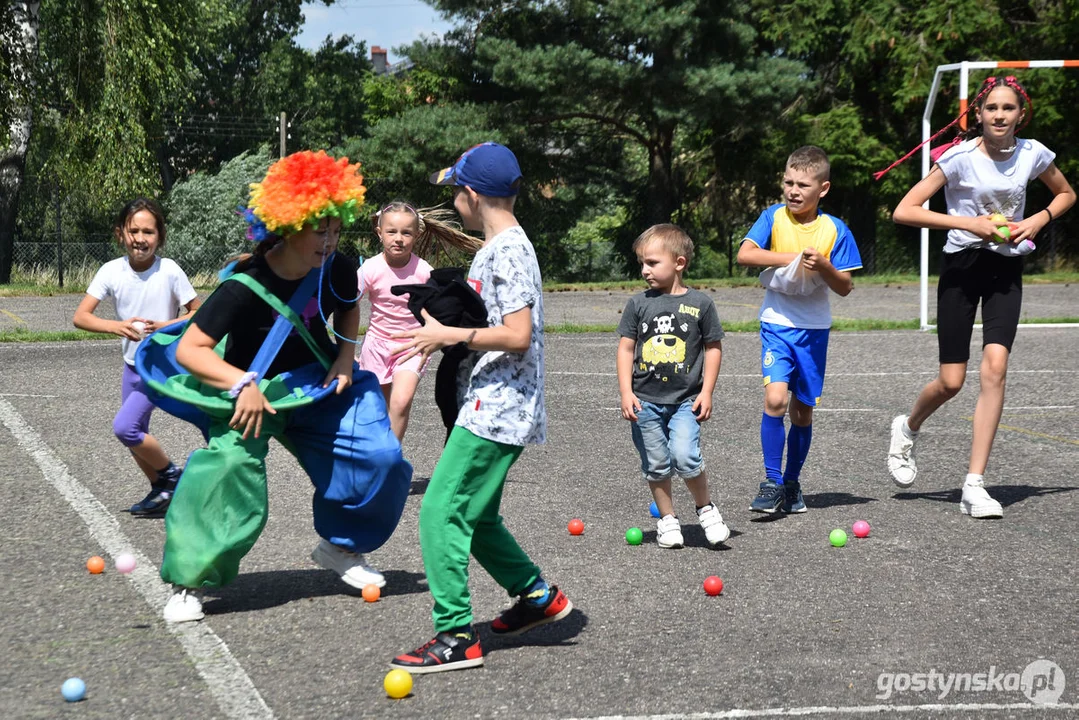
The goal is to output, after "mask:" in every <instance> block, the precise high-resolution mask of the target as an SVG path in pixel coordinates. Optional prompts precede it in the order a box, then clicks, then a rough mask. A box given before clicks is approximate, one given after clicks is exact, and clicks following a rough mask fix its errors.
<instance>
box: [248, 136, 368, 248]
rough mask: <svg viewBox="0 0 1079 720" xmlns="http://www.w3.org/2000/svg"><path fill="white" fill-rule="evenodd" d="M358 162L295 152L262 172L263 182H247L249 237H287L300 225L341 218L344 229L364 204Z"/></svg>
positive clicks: (299, 228)
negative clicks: (248, 185)
mask: <svg viewBox="0 0 1079 720" xmlns="http://www.w3.org/2000/svg"><path fill="white" fill-rule="evenodd" d="M359 170H360V164H359V163H355V164H354V165H350V164H349V162H348V158H340V159H334V158H332V157H330V156H329V155H327V154H326V152H325V151H324V150H319V151H318V152H311V151H310V150H305V151H303V152H298V153H293V154H292V155H289V156H287V157H283V158H281V159H280V160H278V161H277V162H275V163H274V164H273V165H271V166H270V169H269V170H268V171H267V172H266V177H265V178H263V180H262V182H257V183H252V184H251V200H250V202H249V203H248V205H247V208H246V209H245V210H244V219H246V220H247V222H248V224H249V225H250V226H251V227H250V228H249V229H248V233H247V236H248V237H249V238H250V239H252V240H256V241H262V240H264V239H265V238H266V237H267V236H269V235H271V234H272V235H278V236H281V235H288V234H291V233H295V232H300V231H301V230H303V227H304V225H318V223H319V222H320V221H321V220H322V219H323V218H327V217H335V218H340V220H341V224H342V225H344V226H345V227H348V226H349V225H351V224H352V223H354V222H355V221H356V218H357V217H358V213H359V210H360V206H362V205H363V197H364V193H366V192H367V188H365V187H364V186H363V176H362V175H360V172H359Z"/></svg>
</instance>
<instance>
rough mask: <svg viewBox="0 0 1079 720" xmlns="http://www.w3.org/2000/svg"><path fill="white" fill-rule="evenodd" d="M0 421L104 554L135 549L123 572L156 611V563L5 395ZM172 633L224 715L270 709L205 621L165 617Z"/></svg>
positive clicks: (267, 714)
mask: <svg viewBox="0 0 1079 720" xmlns="http://www.w3.org/2000/svg"><path fill="white" fill-rule="evenodd" d="M0 422H3V424H4V425H6V426H7V428H8V430H10V431H11V434H12V435H14V436H15V441H16V443H18V445H19V447H20V448H21V449H22V450H24V451H25V452H26V453H27V454H28V455H29V456H30V457H32V458H33V459H34V462H35V463H37V466H38V468H39V469H40V470H41V474H42V475H44V476H45V479H46V480H47V481H48V482H49V483H50V484H51V485H52V486H53V487H54V488H56V490H57V492H59V493H60V494H61V495H62V496H63V497H64V499H65V500H67V502H68V504H69V505H71V507H72V508H73V509H74V510H75V512H76V513H78V514H79V517H81V518H82V521H83V522H84V523H86V527H87V529H89V531H90V536H91V537H92V538H94V539H95V540H96V541H97V542H98V543H99V544H100V545H101V547H102V548H103V549H104V550H105V552H106V553H108V554H109V555H110V556H112V557H113V558H115V557H116V556H117V555H119V554H121V553H125V552H130V553H132V554H134V555H135V560H136V566H135V570H134V572H132V573H131V574H130V575H128V578H129V579H130V581H131V584H132V585H134V586H135V589H136V590H138V592H139V594H140V595H142V597H143V599H144V600H146V602H147V604H149V605H150V607H151V608H152V609H153V610H154V612H156V613H157V614H158V616H160V615H161V612H162V610H163V609H164V607H165V601H166V600H167V599H168V596H169V594H170V589H169V587H168V586H167V585H166V584H165V583H164V582H163V581H162V580H161V578H160V577H159V576H158V570H157V567H155V566H154V564H153V563H152V562H150V560H149V559H148V558H147V557H146V556H145V555H143V554H142V553H141V552H139V551H137V550H134V545H133V543H132V542H131V541H130V540H129V539H128V538H127V536H125V535H124V533H123V531H122V530H120V526H119V523H117V522H116V518H115V517H113V516H112V514H111V513H110V512H109V511H108V510H107V509H106V508H105V506H104V505H102V504H101V502H100V501H99V500H98V499H97V498H96V497H94V495H93V493H91V492H90V491H89V490H87V489H86V487H85V486H84V485H83V484H82V483H80V482H79V481H78V480H76V479H75V478H74V477H73V476H72V475H71V473H70V472H68V469H67V466H66V465H65V464H64V462H63V461H62V460H60V458H58V457H57V456H56V453H54V452H53V451H52V449H51V448H50V447H49V446H48V445H47V444H45V441H44V440H42V439H41V436H40V435H38V434H37V433H36V432H35V431H34V429H33V428H32V427H30V426H29V425H28V424H27V423H26V421H25V420H23V419H22V417H21V416H20V415H19V413H18V411H17V410H16V409H15V408H14V407H13V406H12V405H11V403H9V402H7V401H6V400H3V399H0ZM165 627H166V628H168V629H169V631H170V632H172V634H173V635H175V636H176V637H177V638H178V639H179V641H180V644H181V645H182V646H183V648H184V651H185V652H186V653H187V655H188V657H190V658H191V661H192V662H193V663H194V665H195V669H196V670H197V671H198V674H199V676H201V677H202V679H203V680H204V681H205V682H206V685H207V686H208V687H209V689H210V693H211V694H212V695H213V696H214V699H215V700H217V704H218V706H219V707H220V708H221V711H222V712H223V713H224V714H225V717H228V718H244V719H245V720H246V719H247V718H251V719H252V720H261V719H263V718H272V717H273V711H272V710H270V707H269V706H268V705H267V704H266V701H265V700H263V699H262V696H261V695H260V694H259V691H258V689H257V688H256V687H255V684H254V683H253V682H251V678H249V677H248V676H247V673H246V672H244V669H243V668H242V667H240V664H239V663H238V662H237V661H236V658H234V657H233V656H232V653H231V652H229V648H228V646H227V645H226V644H225V642H224V641H223V640H222V639H221V638H219V637H218V636H217V635H216V634H215V633H214V631H213V630H211V629H210V627H209V625H207V624H206V623H178V624H174V623H165Z"/></svg>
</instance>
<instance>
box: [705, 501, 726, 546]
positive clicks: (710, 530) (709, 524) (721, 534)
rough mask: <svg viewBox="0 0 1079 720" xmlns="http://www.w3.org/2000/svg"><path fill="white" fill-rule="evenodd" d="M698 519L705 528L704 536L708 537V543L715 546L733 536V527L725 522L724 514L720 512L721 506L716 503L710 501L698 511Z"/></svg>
mask: <svg viewBox="0 0 1079 720" xmlns="http://www.w3.org/2000/svg"><path fill="white" fill-rule="evenodd" d="M697 519H699V520H700V521H701V527H702V528H704V536H705V537H706V538H708V544H709V545H712V546H715V545H719V544H720V543H721V542H723V541H724V540H726V539H727V538H729V537H730V536H731V529H730V528H729V527H727V525H726V523H724V522H723V516H722V515H720V514H719V508H717V507H716V506H715V503H708V504H707V505H705V506H704V507H702V508H701V509H700V510H698V511H697Z"/></svg>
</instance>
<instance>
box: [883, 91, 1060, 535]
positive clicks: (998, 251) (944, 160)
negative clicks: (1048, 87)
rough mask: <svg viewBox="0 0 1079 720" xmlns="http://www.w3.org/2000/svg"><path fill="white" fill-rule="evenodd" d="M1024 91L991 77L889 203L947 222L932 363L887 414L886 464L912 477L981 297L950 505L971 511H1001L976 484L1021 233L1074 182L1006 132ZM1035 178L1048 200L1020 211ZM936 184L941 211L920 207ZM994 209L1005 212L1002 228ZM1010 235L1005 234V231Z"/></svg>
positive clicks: (961, 371)
mask: <svg viewBox="0 0 1079 720" xmlns="http://www.w3.org/2000/svg"><path fill="white" fill-rule="evenodd" d="M1029 105H1030V100H1029V98H1028V97H1027V94H1026V92H1025V91H1024V90H1023V88H1022V87H1021V86H1020V85H1019V83H1018V82H1017V81H1016V80H1015V78H1014V77H1011V76H1009V77H990V78H987V79H986V81H985V82H984V83H983V84H982V88H981V90H980V91H979V93H978V95H977V96H976V97H975V101H974V103H972V104H971V108H972V110H973V111H974V112H975V117H976V120H977V122H976V123H972V127H971V131H970V132H969V133H968V134H967V135H966V136H965V140H964V141H962V142H960V143H958V144H956V145H955V146H953V147H951V148H950V149H948V150H947V151H946V152H945V153H944V154H942V155H941V156H940V158H939V159H938V160H937V162H936V164H935V165H933V168H932V169H931V170H930V171H929V174H928V175H927V176H926V177H925V178H923V179H922V180H921V181H920V182H919V183H918V184H917V185H915V186H914V187H913V188H911V189H910V191H909V192H908V193H907V194H906V196H905V197H904V198H903V199H902V200H901V201H900V203H899V205H898V206H897V207H896V209H895V212H894V213H893V215H892V217H893V219H894V220H895V221H896V222H897V223H900V224H903V225H913V226H915V227H927V228H930V229H935V230H947V231H948V241H947V243H946V244H945V246H944V258H943V260H942V262H941V266H940V280H939V281H938V283H937V315H938V317H937V344H938V346H939V351H940V358H939V359H940V372H939V374H938V375H937V377H936V378H935V379H933V380H932V381H930V383H929V384H928V385H926V386H925V387H924V388H923V389H922V391H921V393H920V394H919V395H918V399H917V400H916V401H915V402H914V407H913V408H912V409H911V411H910V415H900V416H898V417H896V418H895V419H894V420H893V421H892V428H891V443H890V445H889V448H888V470H889V472H890V473H891V475H892V480H894V481H895V484H896V485H898V486H900V487H904V488H906V487H910V486H911V485H913V484H914V479H915V477H917V474H918V468H917V465H916V463H915V460H914V442H915V440H916V439H917V437H918V431H919V430H920V429H921V427H922V423H924V422H925V421H926V420H927V419H928V418H929V416H930V415H932V414H933V413H934V412H935V411H936V410H937V408H939V407H940V406H941V405H943V404H944V403H945V402H947V401H948V400H950V399H951V398H953V397H955V395H956V394H957V393H958V392H959V390H960V389H962V387H963V382H964V381H965V380H966V374H967V360H968V359H969V358H970V337H971V333H972V330H973V326H974V316H975V312H976V310H977V309H978V303H979V302H980V303H981V306H982V362H981V373H980V383H981V391H980V392H979V394H978V403H977V405H976V406H975V409H974V430H973V439H972V442H971V448H970V463H969V465H968V466H967V476H966V480H965V482H964V483H963V493H962V498H961V500H960V503H959V509H960V511H962V512H963V513H964V514H966V515H970V516H971V517H975V518H999V517H1003V516H1004V511H1003V508H1002V507H1001V506H1000V503H999V502H997V501H996V500H994V499H993V498H992V497H990V496H989V493H988V492H986V490H985V487H984V475H985V468H986V466H987V465H988V463H989V452H990V450H991V449H992V447H993V439H994V437H995V436H996V431H997V424H998V423H999V422H1000V414H1001V411H1002V410H1003V408H1004V384H1005V377H1006V375H1007V371H1008V357H1009V355H1010V353H1011V348H1012V342H1013V341H1014V340H1015V331H1016V328H1017V326H1018V324H1019V313H1020V307H1021V304H1022V299H1023V260H1022V258H1021V257H1018V256H1019V255H1022V254H1025V253H1024V251H1023V250H1022V247H1023V245H1024V244H1025V241H1029V240H1033V239H1034V238H1035V237H1036V236H1037V235H1038V233H1040V232H1041V231H1042V229H1043V228H1044V227H1045V226H1046V225H1047V224H1049V222H1050V221H1051V220H1052V219H1053V218H1056V217H1060V216H1061V215H1063V214H1064V213H1065V212H1067V210H1068V209H1069V208H1071V206H1072V205H1073V204H1075V192H1074V191H1073V190H1072V188H1071V185H1069V184H1068V181H1067V180H1066V179H1065V177H1064V175H1063V174H1062V173H1061V172H1060V170H1058V169H1057V167H1056V165H1055V164H1054V163H1053V159H1054V158H1055V157H1056V156H1055V154H1054V153H1053V152H1052V151H1051V150H1048V149H1047V148H1046V147H1045V146H1044V145H1042V144H1041V143H1039V142H1038V141H1037V140H1029V139H1022V140H1021V139H1019V138H1017V137H1015V132H1016V126H1017V125H1018V124H1019V123H1021V122H1023V121H1024V119H1025V118H1028V114H1029V113H1030V112H1031V108H1030V107H1029ZM1034 178H1038V179H1039V180H1041V181H1042V182H1043V183H1045V185H1046V186H1047V187H1048V188H1049V191H1050V192H1051V193H1052V194H1053V199H1052V201H1051V202H1050V203H1049V206H1048V207H1046V208H1043V209H1041V210H1039V211H1037V212H1035V213H1033V214H1032V215H1030V216H1029V217H1026V216H1025V214H1024V210H1025V207H1026V187H1027V184H1028V183H1030V181H1031V180H1033V179H1034ZM942 187H943V188H944V199H945V201H946V202H947V206H948V210H947V213H940V212H934V211H932V210H929V209H927V208H926V207H922V204H923V203H928V201H929V199H930V198H931V197H933V195H935V194H936V192H937V191H938V190H940V189H941V188H942ZM994 213H1000V214H1002V215H1004V216H1005V217H1006V219H1007V220H1010V221H1012V223H1010V227H1006V228H1004V230H1007V231H1008V233H1007V234H1005V233H1004V232H1003V231H1002V230H1001V226H1002V223H1001V222H1000V220H999V218H992V217H991V214H994ZM1008 235H1010V239H1009V237H1008Z"/></svg>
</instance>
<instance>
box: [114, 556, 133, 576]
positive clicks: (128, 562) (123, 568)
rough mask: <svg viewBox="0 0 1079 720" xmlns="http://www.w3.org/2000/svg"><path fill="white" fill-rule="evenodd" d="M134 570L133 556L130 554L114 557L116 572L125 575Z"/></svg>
mask: <svg viewBox="0 0 1079 720" xmlns="http://www.w3.org/2000/svg"><path fill="white" fill-rule="evenodd" d="M134 569H135V556H134V555H132V554H130V553H124V554H123V555H117V556H116V570H117V571H118V572H121V573H123V574H124V575H127V574H128V573H129V572H131V571H132V570H134Z"/></svg>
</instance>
